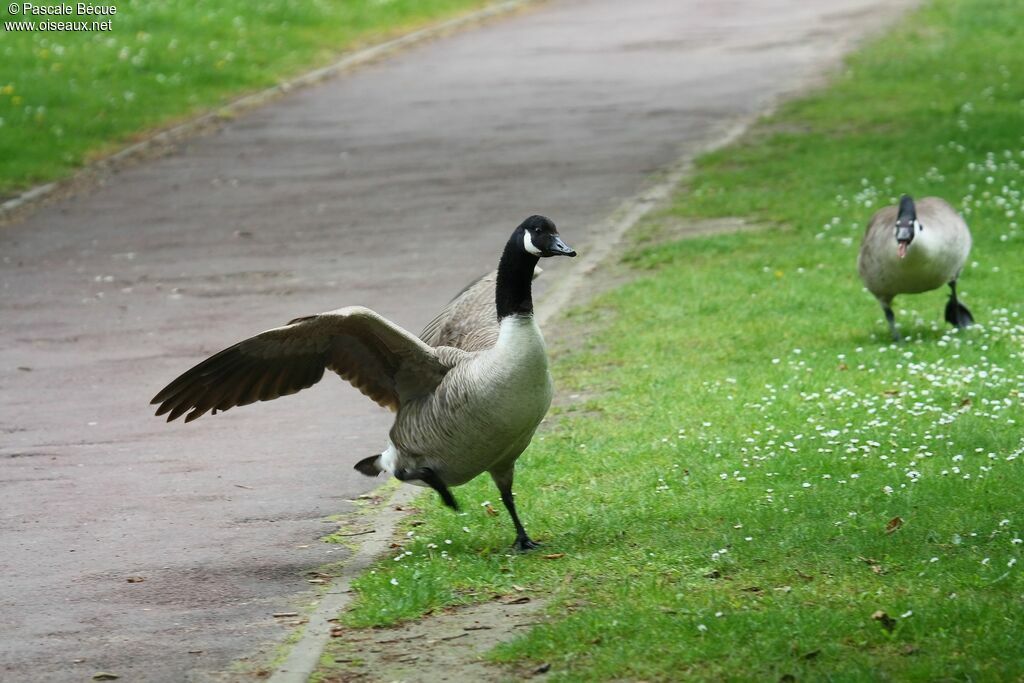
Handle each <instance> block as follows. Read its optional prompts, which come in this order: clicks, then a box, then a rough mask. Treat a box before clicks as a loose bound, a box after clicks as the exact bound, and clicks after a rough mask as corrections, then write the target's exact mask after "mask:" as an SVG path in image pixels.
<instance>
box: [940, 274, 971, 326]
mask: <svg viewBox="0 0 1024 683" xmlns="http://www.w3.org/2000/svg"><path fill="white" fill-rule="evenodd" d="M946 322H948V323H949V324H950V325H953V326H954V327H958V328H960V329H961V330H962V329H964V328H965V327H969V326H970V325H973V324H974V316H972V315H971V312H970V311H968V310H967V307H966V306H964V305H963V304H962V303H960V302H959V301H958V300H957V298H956V280H953V281H952V282H950V283H949V301H947V302H946Z"/></svg>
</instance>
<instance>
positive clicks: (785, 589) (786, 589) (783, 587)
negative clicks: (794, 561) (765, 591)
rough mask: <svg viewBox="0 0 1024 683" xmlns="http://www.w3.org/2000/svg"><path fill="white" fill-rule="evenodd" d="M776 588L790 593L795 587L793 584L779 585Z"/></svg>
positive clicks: (781, 591)
mask: <svg viewBox="0 0 1024 683" xmlns="http://www.w3.org/2000/svg"><path fill="white" fill-rule="evenodd" d="M775 590H777V591H778V592H780V593H789V592H791V591H792V590H793V588H792V587H791V586H779V587H778V588H776V589H775Z"/></svg>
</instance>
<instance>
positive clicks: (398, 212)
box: [0, 0, 907, 681]
mask: <svg viewBox="0 0 1024 683" xmlns="http://www.w3.org/2000/svg"><path fill="white" fill-rule="evenodd" d="M895 4H900V3H892V2H890V1H888V0H821V1H819V2H809V1H808V0H722V1H716V2H707V1H706V0H632V1H631V2H621V1H620V0H566V1H564V2H560V1H554V0H553V1H551V2H549V3H543V4H539V5H537V6H536V7H533V8H532V9H530V10H529V11H527V12H524V13H522V14H519V15H515V16H512V17H509V18H507V19H505V20H502V21H499V22H496V23H493V24H490V25H487V26H484V27H481V28H477V29H474V30H471V31H467V32H464V33H461V34H459V35H455V36H452V37H449V38H446V39H444V40H440V41H436V42H433V43H430V44H427V45H423V46H420V47H417V48H415V49H411V50H409V51H407V52H405V53H403V54H401V55H398V56H396V57H393V58H390V59H388V60H386V61H383V62H380V63H376V64H373V65H370V66H367V67H364V68H361V69H360V70H358V71H357V72H354V73H352V74H349V75H346V76H344V77H342V78H338V79H336V80H332V81H330V82H327V83H324V84H322V85H320V86H317V87H314V88H311V89H308V90H304V91H300V92H295V93H293V94H292V95H290V96H289V97H287V98H286V99H283V100H281V101H278V102H276V103H274V104H272V105H270V106H267V107H265V108H263V109H261V110H258V111H255V112H251V113H249V114H248V115H246V116H244V117H242V118H241V119H239V120H237V121H235V122H234V123H232V124H231V125H229V126H227V127H226V128H224V129H223V130H221V131H219V132H217V133H215V134H211V135H207V136H204V137H199V138H196V139H194V140H192V141H190V142H188V143H187V144H185V145H184V146H183V148H182V149H180V150H179V151H177V152H176V153H175V154H173V155H171V156H169V157H167V158H163V159H160V160H157V161H153V162H149V163H146V164H144V165H140V166H137V167H135V168H132V169H130V170H128V171H125V172H123V173H121V174H120V175H118V176H117V177H116V178H115V180H114V182H111V183H109V184H108V185H107V186H105V187H101V188H98V189H95V190H94V191H90V192H87V193H83V194H81V195H79V196H76V197H73V198H69V199H66V200H63V201H60V202H57V203H54V204H51V205H48V206H45V207H43V208H41V209H39V210H38V211H36V212H35V213H34V214H32V215H30V216H28V217H27V218H25V219H23V220H22V221H20V222H18V223H16V224H13V225H10V226H7V227H5V228H3V229H0V261H2V262H0V319H2V321H3V324H2V326H0V484H2V489H0V491H2V494H3V499H2V503H0V514H2V525H3V533H2V535H0V679H3V680H11V681H34V680H40V681H42V680H45V681H65V680H67V681H82V680H88V678H89V676H91V675H92V673H93V672H95V671H97V670H106V671H113V672H115V673H119V674H120V675H121V676H122V680H127V681H135V680H149V681H182V680H204V679H205V678H206V676H207V674H208V673H209V672H216V671H219V670H223V669H224V668H226V667H227V666H228V665H229V664H230V662H231V661H232V660H233V659H235V658H237V657H240V656H243V655H244V654H245V653H247V652H249V651H251V650H252V649H253V648H255V647H256V646H257V645H258V644H260V643H264V642H266V641H268V640H271V639H275V638H280V637H282V636H283V634H284V631H283V630H282V629H281V627H280V626H278V625H277V624H275V623H274V621H273V619H272V618H271V616H270V615H271V613H272V612H275V611H279V610H285V609H288V608H289V607H294V605H295V600H296V596H297V595H298V593H299V592H300V591H303V590H305V589H307V588H308V584H306V583H305V581H304V577H303V572H304V571H306V570H308V569H310V568H312V567H314V566H316V565H318V564H320V563H323V562H325V561H329V560H332V559H341V558H342V557H343V554H344V551H342V550H339V549H332V548H331V547H330V546H326V545H324V544H321V543H318V542H317V541H316V538H317V536H318V535H319V534H321V533H322V532H324V531H325V529H329V528H330V527H329V526H328V525H325V524H324V522H323V518H324V517H325V516H326V515H330V514H333V513H337V512H340V511H344V510H346V509H348V508H349V504H348V503H347V500H348V499H350V498H353V497H354V496H356V495H358V494H359V493H361V492H363V491H366V490H367V488H368V487H370V486H371V485H372V482H371V481H369V480H367V479H364V478H362V477H360V476H359V475H357V474H355V473H354V472H353V471H352V469H351V465H352V463H353V462H354V461H355V460H356V459H358V458H361V457H364V456H366V455H368V454H371V453H373V452H376V450H377V449H378V448H379V447H380V445H381V443H382V439H383V437H384V434H385V432H386V428H387V426H388V424H389V421H390V416H389V414H388V413H385V412H383V411H381V410H379V409H376V408H375V407H374V406H373V405H372V404H371V403H370V402H369V401H367V400H366V399H364V398H363V397H362V396H361V395H360V394H358V393H357V392H355V391H354V390H352V389H350V388H349V387H347V386H346V385H344V384H343V383H342V382H338V381H328V382H325V383H324V384H323V385H321V386H318V387H317V388H316V389H315V390H311V391H308V392H305V393H303V394H301V395H299V396H295V397H290V398H288V399H282V400H280V401H277V402H274V403H272V404H261V405H257V406H251V407H248V408H243V409H237V410H233V411H231V412H229V413H227V414H225V415H220V416H217V417H213V418H210V417H205V418H203V419H202V420H199V421H198V422H196V423H193V424H189V425H183V424H181V423H175V424H173V425H166V424H164V423H163V422H162V421H160V420H158V419H156V418H154V417H152V415H151V410H150V408H149V406H148V405H147V404H148V400H149V398H150V397H151V396H152V395H153V394H154V393H155V391H156V390H157V389H159V388H160V387H161V386H162V385H163V384H164V383H165V382H166V381H168V380H169V379H171V378H172V377H173V376H174V375H175V374H177V373H178V372H180V371H182V370H184V369H186V368H187V367H189V366H190V365H192V364H193V363H194V362H196V361H198V360H199V359H201V358H202V357H203V356H204V355H206V354H207V353H209V352H212V351H215V350H217V349H219V348H221V347H223V346H224V345H225V344H227V343H230V342H233V341H235V340H237V339H239V338H241V337H244V336H247V335H249V334H251V333H254V332H257V331H259V330H262V329H265V328H267V327H271V326H274V325H276V324H279V323H281V322H283V321H286V320H288V319H290V318H292V317H294V316H296V315H299V314H305V313H311V312H316V311H320V310H325V309H330V308H334V307H337V306H340V305H346V304H353V303H360V304H365V305H368V306H371V307H373V308H374V309H376V310H378V311H380V312H382V313H383V314H385V315H387V316H389V317H391V318H392V319H393V320H396V321H398V322H399V323H401V324H404V325H406V326H407V327H409V328H410V329H418V328H419V326H420V325H421V324H423V323H424V322H425V321H426V320H428V319H429V318H430V317H431V315H432V314H433V312H434V311H436V310H437V309H438V308H439V307H440V306H441V305H442V304H443V303H444V302H445V301H446V300H447V299H448V298H449V297H450V296H451V295H452V294H453V293H454V292H455V291H457V290H458V289H459V288H460V287H461V286H462V285H463V284H464V283H465V282H466V281H467V280H468V279H469V278H471V277H473V276H475V275H477V274H479V273H481V272H483V271H485V270H487V269H489V268H492V267H493V266H494V263H495V262H496V259H497V256H498V252H499V249H500V248H501V246H502V244H503V242H504V240H505V239H506V236H507V234H508V232H509V231H510V230H511V229H512V228H513V227H514V226H515V225H516V224H517V223H518V222H519V221H520V220H521V219H522V218H523V217H525V216H526V215H528V214H530V213H534V212H538V213H545V214H547V215H549V216H551V217H553V218H554V219H555V220H556V222H557V223H558V224H559V226H560V228H561V230H562V233H563V235H564V236H565V237H566V239H567V240H568V241H569V242H570V243H572V244H573V245H575V246H577V247H578V248H579V249H581V250H584V249H586V246H587V243H588V241H589V242H593V241H594V240H595V239H599V236H597V235H594V234H591V231H592V230H593V228H591V227H589V226H593V225H595V224H596V223H597V222H598V221H599V220H600V219H601V218H602V217H603V216H605V215H606V214H607V213H608V212H609V211H610V210H611V209H613V208H614V207H615V206H616V205H617V203H618V202H620V201H621V200H622V199H624V198H625V197H627V196H630V195H631V194H633V193H635V192H636V191H638V189H640V188H641V187H642V186H643V184H644V183H645V181H646V180H647V179H648V178H649V176H650V174H651V173H652V172H654V171H657V170H658V169H661V168H663V167H665V166H666V165H667V164H670V163H671V162H673V161H674V160H676V159H677V158H679V157H680V156H681V155H685V154H688V153H692V152H693V151H694V150H696V149H697V148H698V147H699V146H700V145H702V144H704V143H706V142H707V141H709V140H711V139H713V138H715V137H716V136H718V135H720V134H721V132H722V131H723V130H724V129H725V128H726V127H727V126H728V125H730V124H731V123H732V122H734V121H735V120H737V118H738V117H744V116H748V115H750V114H752V113H754V112H756V111H758V110H759V109H761V108H763V107H764V106H765V103H766V102H768V101H770V100H771V99H772V98H774V97H776V96H777V95H779V94H780V93H784V92H787V91H789V90H791V89H793V88H795V87H798V86H799V85H800V84H802V83H804V82H806V80H807V79H808V78H809V77H811V76H813V75H814V74H818V73H821V72H822V71H823V70H824V69H826V68H828V67H832V66H834V65H835V64H836V57H837V55H838V54H839V52H840V51H841V50H842V49H843V48H844V47H845V46H847V45H848V41H849V39H851V38H853V37H856V36H858V35H861V34H862V33H863V32H864V31H865V30H868V29H870V28H873V27H876V26H878V25H880V24H883V23H885V22H887V21H889V20H891V19H892V17H893V16H894V14H895V12H896V11H897V10H896V9H895V8H894V7H893V5H895ZM902 4H904V5H906V4H907V3H906V2H903V3H902ZM569 267H571V264H570V263H568V262H563V263H558V264H553V265H552V267H551V269H550V271H549V275H550V276H551V277H548V276H546V277H545V278H544V279H546V280H548V281H552V280H557V278H558V274H559V270H560V269H565V268H569ZM563 272H564V271H563ZM527 459H528V458H527ZM526 514H527V515H528V514H529V512H528V511H527V513H526ZM537 532H538V533H543V532H542V531H540V530H538V531H537ZM134 576H141V577H144V578H145V581H143V582H141V583H129V582H128V578H129V577H134ZM78 660H83V661H81V663H74V662H76V661H78Z"/></svg>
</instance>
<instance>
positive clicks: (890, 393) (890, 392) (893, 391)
mask: <svg viewBox="0 0 1024 683" xmlns="http://www.w3.org/2000/svg"><path fill="white" fill-rule="evenodd" d="M882 393H883V394H885V395H886V396H899V395H900V390H899V389H886V390H885V391H883V392H882Z"/></svg>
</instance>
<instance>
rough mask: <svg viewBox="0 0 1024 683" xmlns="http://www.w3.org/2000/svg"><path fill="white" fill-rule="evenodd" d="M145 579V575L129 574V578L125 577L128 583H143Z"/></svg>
mask: <svg viewBox="0 0 1024 683" xmlns="http://www.w3.org/2000/svg"><path fill="white" fill-rule="evenodd" d="M145 580H146V577H144V576H129V577H128V578H127V579H125V581H127V582H128V583H142V582H143V581H145Z"/></svg>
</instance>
